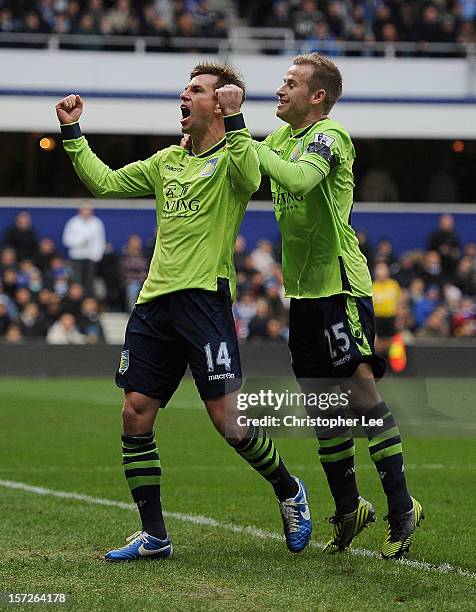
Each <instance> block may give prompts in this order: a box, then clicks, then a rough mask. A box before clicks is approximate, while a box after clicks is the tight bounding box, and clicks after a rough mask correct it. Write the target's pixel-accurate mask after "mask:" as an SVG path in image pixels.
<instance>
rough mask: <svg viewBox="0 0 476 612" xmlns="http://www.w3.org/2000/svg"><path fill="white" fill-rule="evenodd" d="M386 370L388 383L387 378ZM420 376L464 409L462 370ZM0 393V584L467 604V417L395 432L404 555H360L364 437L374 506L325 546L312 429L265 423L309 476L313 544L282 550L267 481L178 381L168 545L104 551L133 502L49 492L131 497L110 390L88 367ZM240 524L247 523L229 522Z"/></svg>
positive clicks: (125, 597) (310, 601)
mask: <svg viewBox="0 0 476 612" xmlns="http://www.w3.org/2000/svg"><path fill="white" fill-rule="evenodd" d="M385 384H386V385H387V390H388V392H389V394H390V395H392V393H391V391H392V382H391V381H390V382H388V383H385ZM435 385H436V386H435V388H434V396H435V401H439V402H440V406H441V409H443V408H444V407H445V406H447V407H451V406H452V397H454V391H455V389H457V390H458V392H459V393H460V394H462V396H464V398H465V401H467V402H468V403H467V405H468V406H470V407H471V411H474V406H475V403H476V395H475V394H473V392H474V383H473V385H472V386H471V384H470V383H469V382H465V381H436V382H435ZM466 387H467V392H466V391H465V389H466ZM0 398H1V400H0V402H1V405H0V425H1V444H0V480H1V482H0V511H1V529H0V592H22V593H25V592H55V593H57V592H67V593H68V594H69V608H70V609H73V610H85V611H91V610H112V611H116V610H128V611H133V612H135V611H136V610H137V611H138V610H181V611H183V610H186V611H187V610H240V611H264V610H283V611H284V610H287V611H294V610H296V611H301V610H302V611H305V610H313V611H316V610H317V611H321V610H322V611H329V612H331V611H336V612H338V611H339V612H340V611H343V610H344V611H346V610H357V611H359V610H372V611H378V610H396V609H405V610H425V611H428V610H435V611H438V612H439V611H443V610H444V611H447V610H474V602H475V601H476V599H475V596H476V555H475V542H476V528H475V520H474V516H475V510H474V500H475V493H476V490H475V486H474V485H475V480H474V471H475V467H476V444H475V439H474V438H475V437H476V432H475V431H474V429H473V430H471V428H470V427H469V430H468V431H466V434H468V433H469V434H470V435H469V436H468V435H466V437H463V436H461V435H456V434H454V435H452V436H446V435H441V431H440V432H439V433H438V432H437V434H435V435H426V436H425V437H421V436H420V437H416V435H412V436H410V437H409V436H407V438H406V439H405V440H404V450H405V454H406V465H407V478H408V481H409V485H410V488H411V490H412V492H413V493H414V494H415V495H416V496H417V497H418V498H419V499H420V500H421V501H422V503H423V505H424V507H425V510H426V514H427V518H426V520H425V521H423V523H422V527H421V528H420V529H419V530H418V531H417V533H416V537H415V540H414V544H413V548H412V550H411V552H410V554H409V556H408V559H410V560H411V563H409V564H402V563H399V562H391V561H390V562H389V561H383V560H381V559H380V558H378V557H376V556H365V552H364V551H377V550H378V549H379V546H380V544H381V541H382V537H383V533H384V526H385V524H384V522H383V520H382V519H383V515H384V514H385V500H384V496H383V494H382V492H381V490H380V486H379V482H378V477H377V474H376V473H375V470H374V468H373V466H372V465H371V462H370V459H369V458H368V453H367V445H366V443H365V442H364V441H363V440H358V441H357V466H358V468H357V477H358V482H359V486H360V490H361V492H362V494H363V495H364V496H365V497H366V498H367V499H370V500H372V501H373V502H374V504H375V505H376V508H377V512H378V515H379V520H378V521H377V523H376V525H374V526H373V527H372V528H371V529H369V530H366V531H365V533H363V534H361V536H359V537H358V538H357V540H356V542H355V546H356V548H358V549H359V551H360V554H343V555H338V556H328V555H324V554H323V553H322V551H321V550H320V548H319V546H318V543H322V542H325V541H326V539H327V538H328V537H329V535H330V533H331V525H330V524H329V523H328V522H326V521H325V520H324V518H325V516H330V515H331V514H332V510H333V506H332V503H331V498H330V495H329V493H328V490H327V486H326V483H325V479H324V476H323V473H322V470H321V468H320V466H319V463H318V460H317V452H316V443H315V441H314V440H313V439H311V438H300V439H290V438H286V439H285V438H276V440H275V441H276V444H277V446H278V448H279V450H280V452H281V454H282V456H283V458H284V459H285V461H286V462H287V464H288V466H289V467H290V469H291V471H293V472H294V473H296V474H298V475H299V476H301V477H302V478H303V479H304V480H305V481H306V483H307V485H308V489H309V498H310V504H311V511H312V513H313V519H314V534H313V541H314V542H315V545H314V546H311V547H308V548H307V549H306V550H305V551H304V552H303V553H301V554H299V555H292V554H290V553H289V552H288V551H287V549H286V546H285V544H284V541H281V540H280V539H278V538H276V537H272V535H273V534H281V521H280V516H279V511H278V507H277V504H276V501H275V498H274V496H273V493H272V490H271V489H270V487H269V485H268V484H267V483H265V482H264V481H262V480H261V479H260V477H259V476H258V475H257V474H256V473H255V472H253V470H251V468H249V467H248V466H247V465H246V464H245V463H244V462H243V460H241V459H240V458H239V457H238V456H237V455H236V454H235V453H234V452H233V451H232V450H231V449H230V448H229V447H228V446H227V445H226V444H225V442H224V441H222V440H221V438H220V437H219V435H218V434H217V433H216V432H215V431H214V429H213V427H212V425H211V423H210V422H209V420H208V417H207V415H206V412H205V410H204V408H203V407H202V405H201V403H200V401H199V398H198V395H197V393H196V391H195V388H194V386H193V384H192V383H191V382H190V381H189V380H185V381H184V382H183V383H182V386H181V388H180V390H179V391H178V392H177V394H176V396H175V397H174V399H173V400H172V402H171V404H170V406H169V407H168V408H167V409H166V410H165V411H163V413H162V414H160V415H159V418H158V427H157V434H158V435H157V438H158V446H159V452H160V456H161V460H162V468H163V481H162V482H163V487H162V488H163V503H164V508H165V510H166V511H168V512H169V513H175V515H169V516H168V517H167V527H168V530H169V533H170V534H171V536H172V538H173V542H174V548H175V554H174V558H173V559H172V560H170V561H160V562H147V561H144V562H139V563H135V564H107V563H106V562H104V561H103V560H102V555H103V554H104V552H105V551H106V550H107V549H108V548H110V547H114V546H118V545H122V543H123V542H124V539H125V537H126V536H128V535H129V534H131V533H132V532H134V531H135V530H137V529H138V528H139V523H138V520H137V516H136V513H135V512H134V510H133V509H130V508H129V507H126V506H124V507H121V506H120V504H119V505H118V506H106V505H101V504H98V503H92V500H90V499H88V498H87V497H85V498H82V499H81V498H79V499H71V498H67V497H64V498H62V497H57V496H54V495H53V494H52V493H51V491H65V492H70V493H76V494H81V495H84V496H92V497H96V498H100V499H101V500H112V501H116V502H123V503H129V502H130V498H129V491H128V489H127V485H126V483H125V480H124V478H123V475H122V468H121V456H120V442H119V436H120V432H121V426H120V418H119V413H120V406H121V403H122V396H121V392H120V391H119V390H117V389H115V387H114V386H113V383H112V381H110V380H103V379H94V380H93V379H91V380H87V379H74V380H72V379H71V380H38V381H36V380H25V379H0ZM389 403H390V400H389ZM449 409H450V408H449ZM467 429H468V428H467ZM6 481H9V482H16V483H23V484H25V485H29V486H34V487H42V488H43V489H42V491H43V493H44V494H42V495H40V494H38V491H37V492H34V491H33V490H25V489H14V488H11V486H6ZM197 516H201V517H208V518H209V519H214V520H212V521H207V520H205V519H203V518H202V519H196V517H197ZM247 526H248V527H254V528H255V530H254V531H253V530H248V531H247V530H245V529H241V528H244V527H247ZM258 529H261V530H264V533H260V532H258V531H257V530H258ZM269 532H272V533H271V534H270V533H269ZM260 535H261V536H262V537H259V536H260ZM445 569H446V571H445ZM0 606H1V604H0ZM49 607H50V608H54V607H55V606H49ZM14 608H15V607H14V606H9V607H8V609H14ZM18 608H19V607H18V606H17V609H18ZM25 609H27V608H25ZM28 609H31V607H30V608H28Z"/></svg>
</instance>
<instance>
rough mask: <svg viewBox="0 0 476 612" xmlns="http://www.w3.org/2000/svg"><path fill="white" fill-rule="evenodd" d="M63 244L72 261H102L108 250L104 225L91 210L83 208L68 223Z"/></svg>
mask: <svg viewBox="0 0 476 612" xmlns="http://www.w3.org/2000/svg"><path fill="white" fill-rule="evenodd" d="M63 244H64V245H65V247H67V248H68V249H69V253H68V254H69V258H70V259H73V260H74V259H89V260H91V261H95V262H98V261H101V259H102V257H103V255H104V250H105V248H106V234H105V231H104V224H103V222H102V221H101V219H99V218H98V217H95V216H94V213H93V210H92V209H91V208H81V209H80V210H79V212H78V214H77V215H76V216H74V217H72V218H71V219H69V221H67V222H66V225H65V226H64V230H63Z"/></svg>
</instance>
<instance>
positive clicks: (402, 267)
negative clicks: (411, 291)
mask: <svg viewBox="0 0 476 612" xmlns="http://www.w3.org/2000/svg"><path fill="white" fill-rule="evenodd" d="M415 275H416V270H415V260H414V258H413V255H412V254H411V253H404V254H403V255H402V257H401V258H400V261H399V262H398V267H397V269H396V270H395V273H394V274H393V278H394V279H395V280H396V281H397V283H398V284H399V285H400V287H401V288H402V289H408V288H409V287H410V283H411V282H412V280H413V279H414V278H415Z"/></svg>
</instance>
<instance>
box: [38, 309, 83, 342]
mask: <svg viewBox="0 0 476 612" xmlns="http://www.w3.org/2000/svg"><path fill="white" fill-rule="evenodd" d="M46 341H47V343H48V344H85V343H86V336H84V335H83V334H82V333H81V332H79V331H78V329H77V327H76V321H75V318H74V317H73V315H71V314H68V313H65V314H63V315H61V317H60V318H59V319H58V321H56V323H54V324H53V325H52V326H51V327H50V329H49V330H48V333H47V335H46Z"/></svg>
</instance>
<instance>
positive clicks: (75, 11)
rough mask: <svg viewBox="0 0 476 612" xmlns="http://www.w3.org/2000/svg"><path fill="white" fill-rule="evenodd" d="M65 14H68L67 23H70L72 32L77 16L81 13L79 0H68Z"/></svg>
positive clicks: (76, 22) (75, 26)
mask: <svg viewBox="0 0 476 612" xmlns="http://www.w3.org/2000/svg"><path fill="white" fill-rule="evenodd" d="M66 14H67V15H68V19H69V23H70V24H71V30H72V31H73V32H74V31H75V30H76V28H77V27H78V22H79V17H80V14H81V4H80V2H79V0H69V2H68V7H67V8H66Z"/></svg>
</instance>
